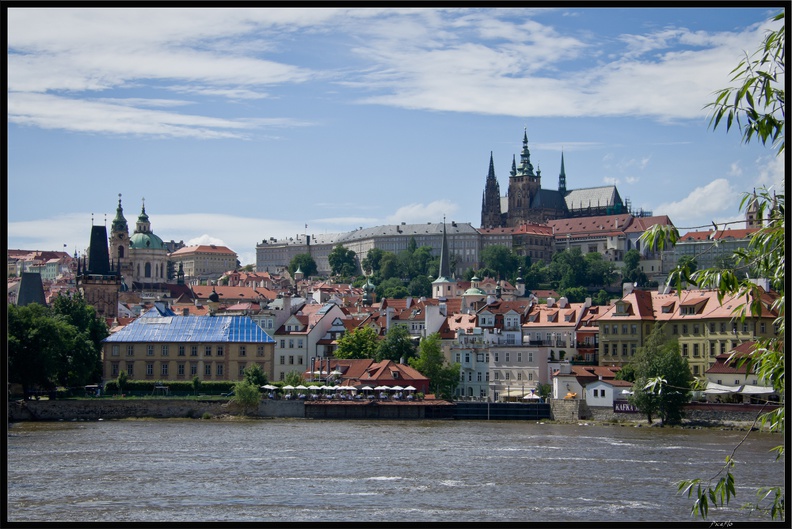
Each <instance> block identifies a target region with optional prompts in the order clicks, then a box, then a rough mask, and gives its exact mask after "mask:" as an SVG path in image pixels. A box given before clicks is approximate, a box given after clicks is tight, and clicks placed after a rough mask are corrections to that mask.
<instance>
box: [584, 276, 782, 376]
mask: <svg viewBox="0 0 792 529" xmlns="http://www.w3.org/2000/svg"><path fill="white" fill-rule="evenodd" d="M776 298H777V295H776V294H774V293H772V292H765V293H763V294H762V298H761V302H762V303H761V304H762V312H761V314H759V315H758V316H749V317H746V318H745V320H743V321H740V319H739V317H737V316H736V315H735V313H734V309H735V307H736V306H737V305H739V304H741V303H743V302H744V299H742V298H738V297H736V296H727V297H725V298H724V299H723V300H722V301H721V302H719V301H718V294H717V292H716V291H714V290H683V291H681V293H678V292H670V293H665V294H663V293H659V292H650V291H645V290H635V291H633V292H630V293H629V294H627V295H626V296H624V297H623V298H622V299H620V300H619V301H617V302H616V303H615V304H614V305H612V306H611V307H608V309H607V310H605V311H604V312H603V314H602V315H601V316H600V317H599V318H597V325H598V327H599V363H600V365H607V366H611V365H615V366H623V365H625V364H627V363H629V362H630V361H631V360H632V357H633V356H634V355H635V351H636V350H637V348H638V347H641V346H642V344H643V342H644V340H645V339H646V338H647V337H648V336H649V334H651V332H652V330H653V329H654V326H655V324H656V323H663V324H665V325H664V326H663V329H664V332H665V333H666V336H667V337H668V338H669V339H674V340H678V341H679V349H680V353H681V355H682V356H683V357H684V358H686V359H687V361H688V364H689V365H690V371H691V373H692V374H693V376H695V377H697V378H701V379H703V378H704V373H705V372H706V371H707V370H708V369H709V368H710V367H712V365H713V364H714V363H715V359H716V357H717V356H718V355H719V354H723V353H725V352H727V351H731V350H732V349H734V348H735V347H737V346H738V345H740V344H741V343H743V342H747V341H753V340H758V339H763V338H770V337H771V336H773V335H775V333H776V332H777V329H776V328H775V326H774V324H773V322H774V320H775V319H776V318H777V317H778V313H777V311H774V310H772V308H771V307H772V304H773V301H774V300H775V299H776Z"/></svg>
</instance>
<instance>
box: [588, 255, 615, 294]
mask: <svg viewBox="0 0 792 529" xmlns="http://www.w3.org/2000/svg"><path fill="white" fill-rule="evenodd" d="M584 259H585V260H586V266H587V273H586V282H587V284H588V285H589V286H604V287H607V286H610V284H611V283H613V280H614V279H616V267H615V265H614V264H613V263H612V262H611V261H606V260H605V258H604V257H603V256H602V254H601V253H597V252H591V253H587V254H586V255H585V257H584Z"/></svg>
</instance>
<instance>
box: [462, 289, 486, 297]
mask: <svg viewBox="0 0 792 529" xmlns="http://www.w3.org/2000/svg"><path fill="white" fill-rule="evenodd" d="M462 295H463V296H486V295H487V293H486V292H484V291H483V290H481V289H480V288H469V289H467V290H465V293H464V294H462Z"/></svg>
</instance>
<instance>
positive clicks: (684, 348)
mask: <svg viewBox="0 0 792 529" xmlns="http://www.w3.org/2000/svg"><path fill="white" fill-rule="evenodd" d="M687 355H688V344H686V343H683V344H682V356H687Z"/></svg>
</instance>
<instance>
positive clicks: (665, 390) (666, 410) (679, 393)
mask: <svg viewBox="0 0 792 529" xmlns="http://www.w3.org/2000/svg"><path fill="white" fill-rule="evenodd" d="M628 365H630V367H631V370H632V371H633V372H632V373H631V375H630V376H632V377H634V384H633V395H632V396H631V397H630V398H629V399H628V400H629V401H630V402H631V403H632V404H633V405H635V407H637V408H638V409H639V410H640V411H641V413H643V414H645V415H646V418H647V421H648V422H649V423H650V424H651V423H652V417H653V416H655V415H656V416H658V417H659V418H660V420H661V422H662V423H663V424H677V423H679V422H681V420H682V406H683V405H685V404H686V403H687V402H688V401H689V400H690V383H691V382H692V380H693V376H692V375H691V374H690V366H688V363H687V360H686V359H685V358H683V357H682V355H681V354H680V352H679V343H678V342H677V341H668V340H667V338H666V335H665V333H664V332H663V330H662V326H660V325H658V326H656V327H655V328H654V330H652V333H651V334H650V335H649V336H648V337H647V338H646V340H645V341H644V345H643V346H642V347H639V348H638V350H637V351H636V353H635V356H634V357H633V359H632V361H631V362H630V363H629V364H628Z"/></svg>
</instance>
